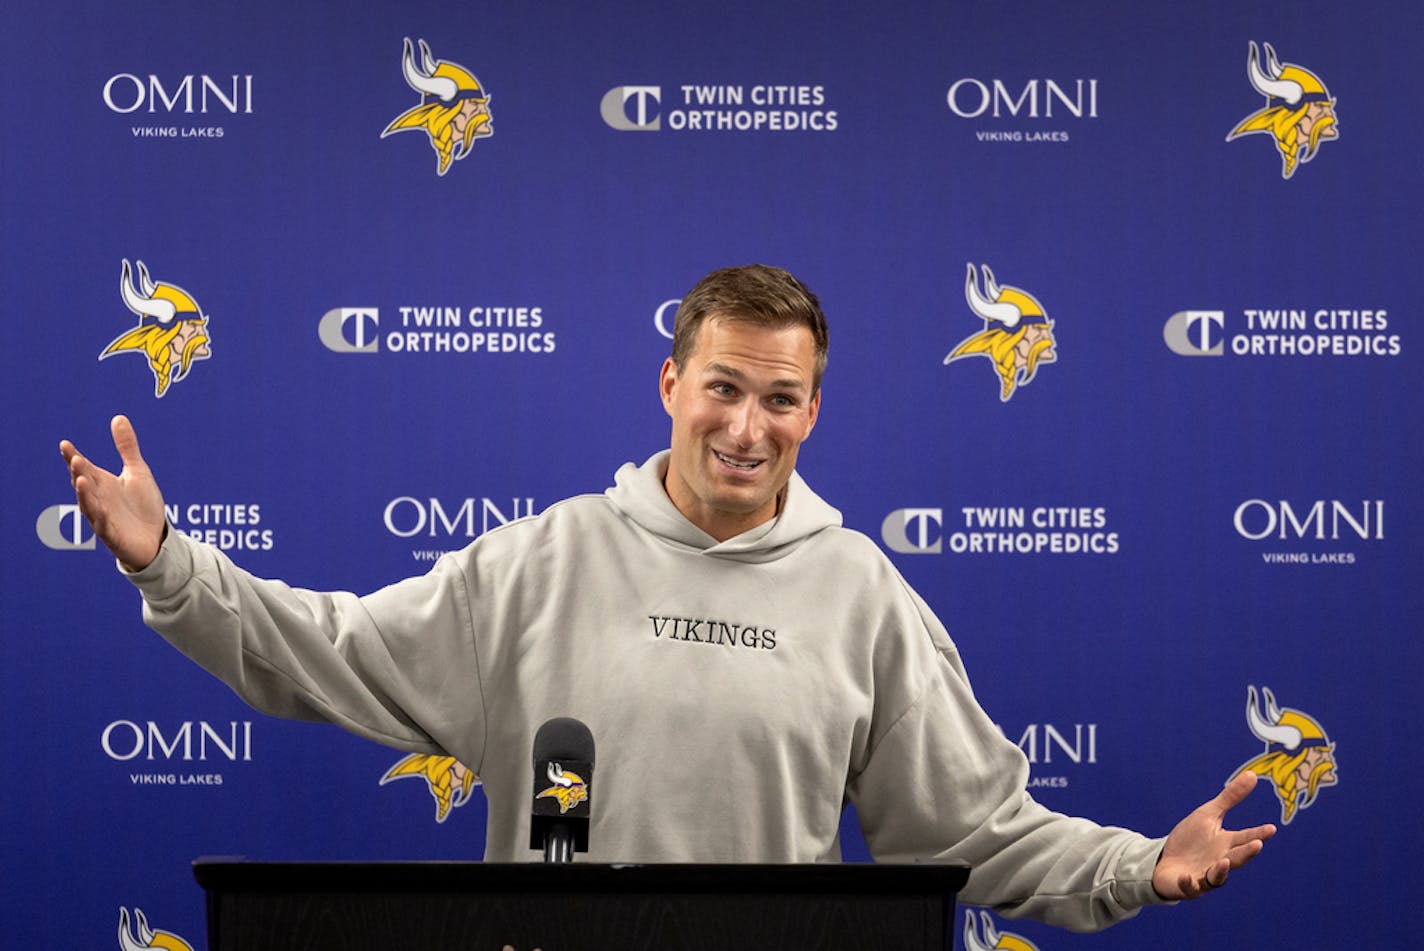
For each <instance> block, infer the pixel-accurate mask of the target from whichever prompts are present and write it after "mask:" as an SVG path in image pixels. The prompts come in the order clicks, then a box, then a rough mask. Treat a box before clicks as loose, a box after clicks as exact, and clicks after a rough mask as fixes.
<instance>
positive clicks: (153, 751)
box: [99, 720, 252, 763]
mask: <svg viewBox="0 0 1424 951" xmlns="http://www.w3.org/2000/svg"><path fill="white" fill-rule="evenodd" d="M99 745H100V746H101V747H103V749H104V755H106V756H108V757H109V759H112V760H118V761H119V762H128V761H129V760H133V759H139V758H140V757H141V758H143V759H145V760H149V761H153V760H175V759H176V760H181V761H183V762H193V761H198V762H204V761H207V760H209V759H225V760H228V761H230V762H234V763H236V762H239V761H241V762H244V763H250V762H251V761H252V721H250V720H243V721H237V720H233V721H230V722H228V723H224V724H212V723H208V722H206V721H203V720H199V721H192V720H185V721H183V722H182V723H180V724H178V725H177V726H176V727H173V728H171V729H170V730H168V731H167V732H165V731H164V729H163V728H162V727H160V726H159V725H158V724H157V723H155V722H154V721H152V720H148V721H145V722H144V723H137V722H135V721H133V720H115V721H114V722H112V723H110V724H109V725H108V726H106V727H104V732H103V733H102V734H100V736H99Z"/></svg>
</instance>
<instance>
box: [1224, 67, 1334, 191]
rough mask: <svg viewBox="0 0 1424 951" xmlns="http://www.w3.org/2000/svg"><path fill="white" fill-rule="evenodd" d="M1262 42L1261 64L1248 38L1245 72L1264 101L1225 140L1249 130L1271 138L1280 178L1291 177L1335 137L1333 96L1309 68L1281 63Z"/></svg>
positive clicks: (1235, 137)
mask: <svg viewBox="0 0 1424 951" xmlns="http://www.w3.org/2000/svg"><path fill="white" fill-rule="evenodd" d="M1264 46H1265V48H1266V62H1265V64H1264V65H1262V63H1261V54H1260V53H1259V52H1258V51H1257V49H1256V43H1255V41H1254V40H1253V41H1252V42H1251V48H1250V52H1249V53H1248V54H1247V57H1246V75H1247V76H1248V77H1250V79H1251V85H1252V86H1253V87H1255V90H1256V91H1257V92H1258V93H1260V94H1261V95H1263V96H1265V97H1266V105H1265V107H1264V108H1262V109H1259V110H1257V111H1256V112H1253V113H1252V114H1251V115H1249V116H1247V117H1246V118H1245V119H1242V120H1241V122H1240V124H1239V125H1237V126H1236V128H1234V129H1232V130H1231V134H1230V135H1228V136H1227V137H1226V141H1228V142H1230V141H1232V140H1234V139H1239V138H1241V137H1242V136H1246V135H1254V134H1261V135H1269V136H1271V138H1273V139H1275V142H1276V151H1277V152H1279V153H1280V156H1281V178H1290V177H1291V176H1292V175H1294V174H1295V173H1296V170H1297V169H1299V168H1300V167H1301V166H1302V165H1304V164H1305V163H1306V162H1309V161H1310V160H1311V159H1313V158H1315V153H1316V152H1317V151H1318V150H1319V148H1320V144H1321V143H1322V142H1324V141H1326V140H1327V139H1335V138H1339V136H1340V133H1339V131H1338V129H1337V127H1336V123H1335V99H1334V97H1332V96H1331V95H1330V91H1329V90H1327V89H1326V88H1325V84H1324V83H1323V82H1321V81H1320V78H1319V77H1318V76H1316V75H1315V74H1314V73H1312V72H1311V71H1310V70H1308V69H1306V68H1305V67H1303V66H1297V65H1296V64H1294V63H1285V64H1282V63H1281V62H1280V61H1279V60H1278V59H1276V51H1275V50H1273V49H1272V48H1271V44H1270V43H1266V44H1264Z"/></svg>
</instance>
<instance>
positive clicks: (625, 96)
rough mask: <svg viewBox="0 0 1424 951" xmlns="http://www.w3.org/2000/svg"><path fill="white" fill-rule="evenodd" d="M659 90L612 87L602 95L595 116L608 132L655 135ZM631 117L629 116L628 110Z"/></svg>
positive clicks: (659, 120) (659, 117) (640, 87)
mask: <svg viewBox="0 0 1424 951" xmlns="http://www.w3.org/2000/svg"><path fill="white" fill-rule="evenodd" d="M662 95H663V90H662V87H661V86H614V87H613V88H612V89H610V90H608V92H606V93H604V94H603V101H602V102H600V103H599V106H598V112H599V115H601V116H603V121H604V123H606V124H607V125H608V127H609V128H610V129H617V130H618V131H619V132H656V131H657V130H659V129H661V128H662V122H663V120H662V116H661V115H659V108H660V107H661V105H662ZM630 105H631V107H632V113H631V114H630V113H629V107H630Z"/></svg>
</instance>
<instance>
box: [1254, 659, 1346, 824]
mask: <svg viewBox="0 0 1424 951" xmlns="http://www.w3.org/2000/svg"><path fill="white" fill-rule="evenodd" d="M1261 692H1262V694H1264V696H1265V707H1264V709H1258V708H1257V706H1256V704H1257V700H1256V688H1255V687H1248V688H1247V693H1246V723H1247V725H1249V726H1250V727H1251V732H1252V734H1254V735H1255V737H1256V739H1258V740H1260V741H1261V742H1263V743H1265V744H1266V751H1265V752H1264V753H1262V754H1261V755H1260V756H1258V757H1256V758H1255V759H1253V760H1251V761H1250V762H1248V763H1245V764H1243V765H1242V766H1241V768H1240V769H1238V770H1237V771H1236V775H1240V774H1241V773H1244V772H1247V771H1250V772H1253V773H1259V774H1260V775H1262V776H1264V777H1266V778H1267V779H1269V780H1270V781H1271V782H1272V783H1273V784H1274V785H1275V789H1276V798H1277V799H1278V800H1280V803H1281V824H1282V825H1286V824H1289V823H1290V821H1291V820H1292V819H1294V818H1295V815H1296V813H1297V812H1298V811H1299V810H1301V809H1306V808H1309V807H1310V805H1311V804H1312V803H1314V802H1315V797H1316V796H1317V795H1318V794H1319V792H1320V790H1321V788H1322V787H1325V786H1333V785H1335V781H1336V780H1335V744H1333V743H1331V742H1330V739H1329V737H1327V736H1326V735H1325V731H1324V730H1323V729H1321V727H1320V724H1318V723H1316V722H1315V721H1314V720H1313V719H1311V718H1310V717H1308V716H1306V715H1305V714H1304V713H1301V712H1300V711H1299V710H1291V709H1286V710H1281V709H1280V707H1278V706H1276V698H1275V697H1274V696H1273V695H1272V694H1271V691H1270V689H1269V688H1266V687H1262V688H1261Z"/></svg>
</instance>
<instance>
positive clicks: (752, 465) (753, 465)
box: [713, 449, 761, 469]
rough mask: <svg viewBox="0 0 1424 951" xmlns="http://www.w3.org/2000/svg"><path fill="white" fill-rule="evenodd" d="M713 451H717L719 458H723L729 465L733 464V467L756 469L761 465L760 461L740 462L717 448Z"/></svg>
mask: <svg viewBox="0 0 1424 951" xmlns="http://www.w3.org/2000/svg"><path fill="white" fill-rule="evenodd" d="M713 452H714V453H716V455H717V458H718V459H721V460H722V461H723V462H725V463H726V464H727V465H729V466H731V467H732V468H733V469H755V468H756V467H757V466H759V465H761V463H760V462H738V461H737V460H736V459H733V458H731V457H730V456H724V455H722V454H721V453H720V452H717V451H716V450H715V449H714V450H713Z"/></svg>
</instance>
